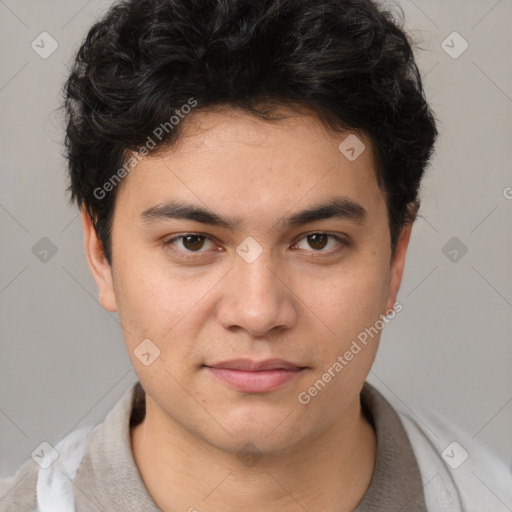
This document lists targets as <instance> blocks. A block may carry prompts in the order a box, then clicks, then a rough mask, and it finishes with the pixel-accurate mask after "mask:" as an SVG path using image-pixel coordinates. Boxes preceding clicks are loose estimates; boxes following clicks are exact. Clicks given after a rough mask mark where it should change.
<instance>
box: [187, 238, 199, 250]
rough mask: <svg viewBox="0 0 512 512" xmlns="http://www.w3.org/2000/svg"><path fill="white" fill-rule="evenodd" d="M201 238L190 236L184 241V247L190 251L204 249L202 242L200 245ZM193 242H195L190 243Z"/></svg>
mask: <svg viewBox="0 0 512 512" xmlns="http://www.w3.org/2000/svg"><path fill="white" fill-rule="evenodd" d="M201 238H202V237H201V236H200V235H188V236H186V237H185V238H184V239H183V245H184V246H185V247H186V248H187V249H189V250H194V249H200V248H201V247H202V243H201V241H199V243H198V240H200V239H201ZM191 240H193V242H190V241H191Z"/></svg>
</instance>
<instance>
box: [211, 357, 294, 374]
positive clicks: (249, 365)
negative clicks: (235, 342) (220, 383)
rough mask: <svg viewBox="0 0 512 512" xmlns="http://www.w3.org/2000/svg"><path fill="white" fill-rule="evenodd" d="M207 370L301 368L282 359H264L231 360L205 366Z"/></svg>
mask: <svg viewBox="0 0 512 512" xmlns="http://www.w3.org/2000/svg"><path fill="white" fill-rule="evenodd" d="M205 366H208V367H209V368H225V369H228V370H242V371H247V372H257V371H263V370H278V369H279V370H297V369H301V368H304V367H303V366H300V365H297V364H295V363H291V362H290V361H286V360H284V359H265V360H263V361H253V360H251V359H232V360H231V361H222V362H220V363H215V364H209V365H205Z"/></svg>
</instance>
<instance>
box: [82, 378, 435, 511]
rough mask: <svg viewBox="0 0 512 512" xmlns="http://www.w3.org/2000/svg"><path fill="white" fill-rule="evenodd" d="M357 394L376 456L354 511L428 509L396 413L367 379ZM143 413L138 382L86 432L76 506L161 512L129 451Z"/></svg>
mask: <svg viewBox="0 0 512 512" xmlns="http://www.w3.org/2000/svg"><path fill="white" fill-rule="evenodd" d="M360 398H361V407H362V411H363V413H364V414H365V416H366V418H367V419H368V421H369V422H370V424H371V425H372V426H373V428H374V430H375V432H376V436H377V456H376V464H375V469H374V473H373V477H372V480H371V482H370V486H369V487H368V490H367V491H366V493H365V495H364V496H363V498H362V500H361V502H360V503H359V505H358V506H357V507H356V509H355V510H354V512H397V511H407V512H426V511H427V508H426V504H425V497H424V493H423V483H422V479H421V473H420V470H419V467H418V463H417V461H416V458H415V455H414V452H413V450H412V446H411V443H410V441H409V438H408V436H407V433H406V432H405V429H404V427H403V425H402V422H401V420H400V418H399V416H398V414H397V412H395V410H394V409H393V407H392V406H391V404H390V403H389V402H388V401H387V400H386V399H385V398H384V396H383V395H382V394H381V393H380V392H379V391H378V390H377V389H376V388H375V387H373V386H372V385H371V384H369V383H368V382H365V383H364V385H363V388H362V390H361V394H360ZM144 415H145V392H144V390H143V388H142V386H141V384H140V382H139V381H137V382H135V383H134V384H131V385H130V387H129V388H128V389H127V390H126V392H125V393H124V395H123V396H122V398H121V399H120V400H119V401H118V402H117V404H116V405H115V406H114V408H113V409H112V410H111V411H110V412H109V413H108V415H107V416H106V418H105V421H104V422H103V423H101V424H99V425H97V426H96V427H95V428H94V429H93V430H92V432H91V433H90V434H89V448H88V450H87V452H86V454H85V455H84V457H83V459H82V463H81V465H80V469H79V471H78V473H77V475H76V477H75V479H74V481H73V483H74V484H75V486H74V487H75V489H76V490H75V500H76V506H77V510H78V511H82V510H95V509H97V510H105V509H108V510H123V511H125V512H141V511H143V512H161V511H160V509H159V508H158V507H157V506H156V504H155V503H154V501H153V500H152V498H151V496H150V495H149V493H148V491H147V489H146V487H145V485H144V482H143V481H142V478H141V475H140V473H139V471H138V468H137V465H136V464H135V460H134V459H133V454H132V451H131V438H130V427H131V426H133V425H136V424H138V423H140V422H141V421H142V420H143V418H144Z"/></svg>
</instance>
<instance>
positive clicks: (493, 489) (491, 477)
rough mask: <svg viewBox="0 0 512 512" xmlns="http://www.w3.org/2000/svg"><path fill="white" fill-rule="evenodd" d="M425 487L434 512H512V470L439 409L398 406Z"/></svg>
mask: <svg viewBox="0 0 512 512" xmlns="http://www.w3.org/2000/svg"><path fill="white" fill-rule="evenodd" d="M395 410H396V412H397V413H398V416H399V418H400V420H401V421H402V424H403V426H404V428H405V430H406V432H407V435H408V437H409V440H410V442H411V445H412V448H413V451H414V453H415V455H416V458H417V461H418V465H419V467H420V470H421V473H422V479H423V483H424V485H425V496H426V499H427V505H429V510H436V511H445V510H446V511H448V510H450V511H452V510H455V509H454V508H453V504H455V503H458V504H459V505H458V506H459V507H461V509H462V510H464V511H468V512H471V511H473V510H474V511H478V512H501V511H503V512H506V511H510V510H512V468H511V465H510V463H507V462H506V461H505V460H503V459H502V458H501V457H499V456H498V455H497V454H495V453H494V452H493V451H492V450H491V449H490V448H488V447H487V446H485V445H484V444H482V443H480V442H479V441H478V440H476V439H474V438H473V437H471V436H470V435H469V434H468V433H467V432H465V431H464V430H463V429H461V428H460V427H459V426H458V425H456V424H455V423H453V422H451V421H450V420H449V419H448V418H446V417H445V416H443V415H442V414H441V413H440V412H438V411H437V410H435V409H433V408H431V407H429V406H427V405H426V404H424V403H422V402H420V401H418V402H416V404H414V411H415V412H414V413H413V412H412V410H406V409H405V408H401V407H398V406H395Z"/></svg>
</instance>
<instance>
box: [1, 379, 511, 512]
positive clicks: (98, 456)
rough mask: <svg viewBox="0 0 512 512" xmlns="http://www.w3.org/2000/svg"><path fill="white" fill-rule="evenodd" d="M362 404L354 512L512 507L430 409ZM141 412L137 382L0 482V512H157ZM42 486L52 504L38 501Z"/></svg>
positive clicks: (370, 394) (494, 468)
mask: <svg viewBox="0 0 512 512" xmlns="http://www.w3.org/2000/svg"><path fill="white" fill-rule="evenodd" d="M360 399H361V406H362V410H363V413H364V414H365V416H366V418H367V419H368V421H369V422H370V424H371V425H372V426H373V428H374V430H375V432H376V439H377V452H376V464H375V469H374V473H373V476H372V479H371V482H370V486H369V488H368V489H367V491H366V493H365V495H364V496H363V498H362V499H361V501H360V503H359V504H358V506H357V507H356V509H355V510H354V512H374V511H375V512H377V511H379V512H398V511H403V512H428V511H433V512H445V511H446V512H448V511H449V512H459V511H460V512H473V511H474V512H502V511H503V512H505V511H511V510H512V472H511V471H510V468H509V467H507V465H506V464H505V463H504V462H503V461H501V460H500V459H499V458H497V457H496V456H495V455H494V454H492V453H491V452H489V451H487V450H486V449H485V448H484V447H483V446H482V445H479V444H477V443H476V442H475V441H474V440H472V439H471V438H469V436H467V435H466V434H465V433H464V432H462V431H460V430H458V429H457V428H456V427H455V426H453V425H451V424H450V423H449V422H447V421H446V420H445V419H444V418H443V417H442V416H440V415H439V414H438V413H435V411H426V412H425V411H423V418H420V417H419V416H416V415H412V414H408V413H407V412H405V411H401V410H399V409H398V408H397V406H396V405H395V407H393V406H392V405H391V403H390V402H389V401H388V400H386V399H385V398H384V396H383V395H382V394H381V393H380V392H379V391H378V390H377V389H376V388H375V387H373V386H372V385H370V384H369V383H368V382H365V384H364V386H363V389H362V391H361V395H360ZM144 414H145V393H144V390H143V389H142V386H141V385H140V383H139V382H138V381H137V382H135V383H134V384H132V385H130V387H129V388H128V389H127V390H126V392H125V393H124V395H123V396H122V398H121V399H120V400H119V401H118V402H117V404H116V405H115V406H114V407H113V409H112V410H111V411H110V412H109V413H108V415H107V416H106V418H105V420H104V422H103V423H100V424H99V425H97V426H95V427H94V428H93V427H91V426H86V427H81V428H80V429H77V430H75V431H74V432H72V433H71V434H69V435H68V436H66V437H65V438H64V439H63V440H61V441H60V442H59V443H58V444H57V445H56V446H55V449H56V450H57V452H58V453H59V458H57V460H56V461H55V462H54V463H53V465H52V466H51V467H50V469H41V468H40V466H39V464H37V463H36V462H35V461H34V460H32V459H29V460H27V461H26V462H25V463H24V464H23V465H22V466H21V468H20V469H19V470H18V472H17V473H16V474H15V475H14V476H13V477H12V478H10V479H8V480H4V481H0V512H98V511H101V512H103V511H112V512H117V511H119V512H121V511H122V512H160V509H159V508H158V507H157V506H156V504H155V503H154V502H153V500H152V498H151V496H150V495H149V493H148V491H147V489H146V487H145V485H144V483H143V481H142V478H141V475H140V473H139V471H138V468H137V466H136V464H135V461H134V459H133V454H132V451H131V439H130V427H131V426H133V425H136V424H138V423H140V422H141V421H142V420H143V418H144ZM432 432H434V434H433V433H432ZM455 440H457V441H458V442H457V441H456V442H457V444H453V442H454V441H455ZM466 450H467V451H466ZM465 454H467V455H468V456H467V458H466V459H464V457H465ZM463 459H464V460H463ZM446 461H447V462H446ZM461 461H462V462H461ZM455 466H457V467H456V468H455ZM59 467H60V468H62V469H63V471H64V474H65V475H67V476H66V477H63V478H61V479H60V480H59V479H58V478H57V477H56V476H55V475H56V474H57V473H56V472H55V471H53V470H58V468H59ZM71 481H72V484H71ZM50 486H53V487H54V488H56V489H57V490H58V494H59V495H60V496H61V499H60V500H54V501H52V500H50V501H45V500H46V496H47V495H49V494H51V493H49V488H50ZM52 492H53V490H52ZM38 499H39V503H38ZM50 502H51V503H50ZM73 503H74V508H73Z"/></svg>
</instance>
